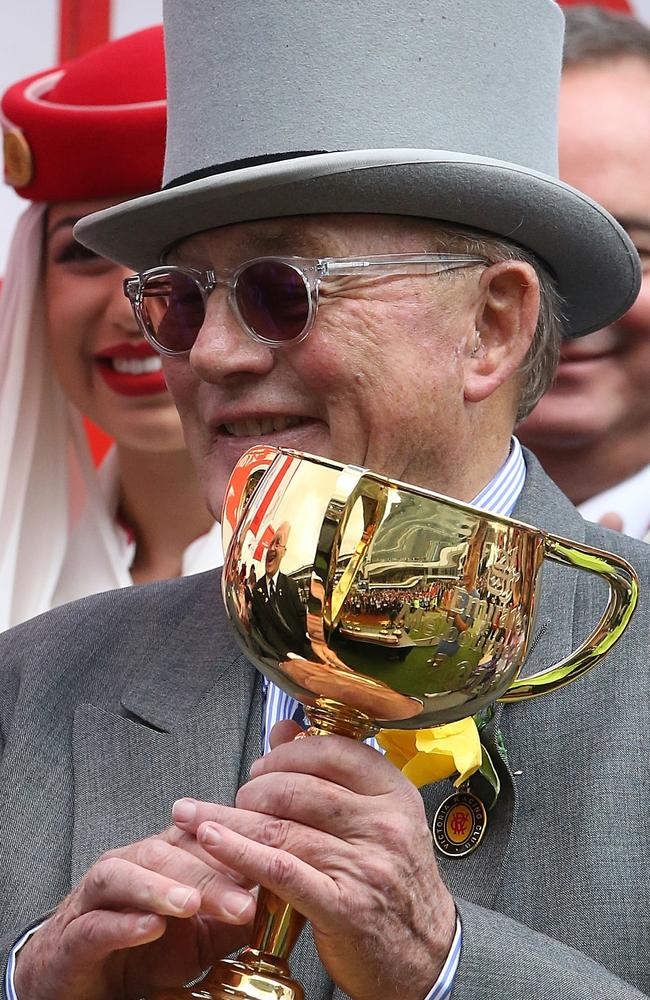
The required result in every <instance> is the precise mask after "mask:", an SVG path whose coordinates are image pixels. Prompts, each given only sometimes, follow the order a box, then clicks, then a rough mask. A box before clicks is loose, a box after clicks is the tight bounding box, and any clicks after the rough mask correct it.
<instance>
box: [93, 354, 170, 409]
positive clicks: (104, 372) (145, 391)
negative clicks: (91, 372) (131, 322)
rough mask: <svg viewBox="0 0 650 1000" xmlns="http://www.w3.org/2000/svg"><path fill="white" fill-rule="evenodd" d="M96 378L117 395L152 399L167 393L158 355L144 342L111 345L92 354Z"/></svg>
mask: <svg viewBox="0 0 650 1000" xmlns="http://www.w3.org/2000/svg"><path fill="white" fill-rule="evenodd" d="M95 361H96V362H97V368H98V370H99V373H100V375H101V376H102V378H103V379H104V381H105V383H106V385H107V386H108V387H109V389H112V390H113V392H117V393H119V394H120V395H121V396H154V395H156V394H159V393H162V392H167V383H166V382H165V376H164V375H163V373H162V369H161V367H160V356H159V355H158V354H156V352H155V351H154V349H153V348H152V347H150V346H149V344H148V343H147V342H146V340H142V341H139V342H137V343H133V344H132V343H128V342H124V343H120V344H112V345H111V346H110V347H106V348H104V349H103V350H102V351H98V352H97V354H95Z"/></svg>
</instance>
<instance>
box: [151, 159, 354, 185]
mask: <svg viewBox="0 0 650 1000" xmlns="http://www.w3.org/2000/svg"><path fill="white" fill-rule="evenodd" d="M330 152H332V150H330V149H298V150H292V151H291V152H288V153H266V154H265V155H264V156H246V157H244V158H243V159H241V160H229V161H228V162H227V163H217V164H215V165H214V166H211V167H202V168H201V169H200V170H191V171H190V172H189V173H188V174H180V175H179V176H178V177H175V178H174V179H173V180H172V181H168V182H167V183H166V184H163V186H162V190H163V191H169V189H170V188H175V187H180V185H181V184H189V183H190V182H191V181H199V180H201V179H202V178H203V177H214V175H215V174H227V173H228V172H229V171H231V170H245V169H246V167H258V166H260V164H262V163H277V162H279V161H280V160H296V159H298V158H299V157H301V156H320V155H322V154H323V153H330ZM334 152H340V150H334Z"/></svg>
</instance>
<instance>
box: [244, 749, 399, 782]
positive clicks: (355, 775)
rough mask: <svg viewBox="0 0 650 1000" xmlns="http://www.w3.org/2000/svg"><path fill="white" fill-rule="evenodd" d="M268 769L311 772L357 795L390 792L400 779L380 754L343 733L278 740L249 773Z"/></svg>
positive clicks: (254, 776) (257, 774) (267, 770)
mask: <svg viewBox="0 0 650 1000" xmlns="http://www.w3.org/2000/svg"><path fill="white" fill-rule="evenodd" d="M272 771H296V772H302V773H303V774H313V775H314V776H315V777H318V778H324V779H325V780H326V781H332V782H334V783H335V784H338V785H342V786H343V787H344V788H349V789H350V790H351V791H353V792H359V793H360V794H361V795H380V794H382V793H384V792H390V791H393V789H394V788H395V787H396V785H397V784H398V782H399V781H400V780H404V779H403V778H401V775H400V773H399V771H398V770H397V769H396V768H395V767H393V765H392V764H390V763H389V762H388V761H387V760H386V759H385V758H384V757H383V755H382V754H380V753H377V751H376V750H373V748H372V747H369V746H366V745H365V744H364V743H357V742H356V741H355V740H351V739H349V738H348V737H346V736H307V737H306V738H305V739H304V740H293V741H291V742H289V743H281V744H280V745H279V746H276V747H275V748H274V749H273V750H271V751H270V753H267V754H265V756H264V757H259V758H258V759H257V760H256V761H255V762H254V764H253V766H252V767H251V769H250V774H251V777H252V778H257V777H258V776H259V775H260V774H268V773H270V772H272Z"/></svg>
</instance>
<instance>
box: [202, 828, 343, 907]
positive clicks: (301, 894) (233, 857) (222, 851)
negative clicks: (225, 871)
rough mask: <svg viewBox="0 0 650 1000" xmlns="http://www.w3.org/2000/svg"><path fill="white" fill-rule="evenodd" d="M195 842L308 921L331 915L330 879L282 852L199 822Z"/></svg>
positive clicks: (333, 894)
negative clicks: (281, 900) (274, 895)
mask: <svg viewBox="0 0 650 1000" xmlns="http://www.w3.org/2000/svg"><path fill="white" fill-rule="evenodd" d="M197 837H198V839H199V842H200V843H201V844H202V846H203V847H204V848H205V850H206V851H208V852H209V853H210V854H212V855H213V856H214V857H215V858H218V860H219V861H221V862H222V863H223V864H226V865H232V866H233V867H235V868H237V869H238V870H239V871H241V872H243V873H244V874H245V875H247V876H248V877H249V878H251V879H255V880H256V881H257V882H259V884H260V885H263V886H264V887H265V888H266V889H269V890H270V891H271V892H274V893H276V894H277V895H278V896H279V897H280V898H281V899H283V900H285V901H286V902H287V903H290V904H291V906H293V907H294V908H295V909H296V910H298V911H299V912H300V913H302V914H303V915H304V916H305V917H307V919H308V920H312V921H314V923H318V922H321V923H322V917H323V914H328V913H329V914H331V915H334V914H335V912H336V901H337V899H338V889H337V887H336V885H335V883H334V881H333V880H332V879H331V878H330V877H329V876H327V875H323V874H322V873H321V872H319V871H318V870H317V869H315V868H312V867H311V866H310V865H308V864H306V863H305V862H304V861H301V860H300V859H299V858H296V857H294V856H293V855H292V854H289V853H287V852H286V851H281V850H277V849H276V848H273V847H267V846H266V845H265V844H258V843H256V842H255V841H252V840H248V839H247V838H246V837H242V836H241V835H240V834H238V833H235V832H234V831H232V830H229V829H228V828H227V827H225V826H220V825H218V824H216V823H203V824H202V825H201V826H200V827H199V829H198V831H197Z"/></svg>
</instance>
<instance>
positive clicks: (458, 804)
mask: <svg viewBox="0 0 650 1000" xmlns="http://www.w3.org/2000/svg"><path fill="white" fill-rule="evenodd" d="M486 827H487V813H486V811H485V806H484V805H483V803H482V802H481V800H480V799H479V798H478V797H477V796H476V795H474V794H473V793H472V792H470V791H468V790H467V789H466V788H462V789H460V790H459V791H458V792H454V794H453V795H450V796H449V798H448V799H445V801H444V802H443V803H441V805H440V806H439V807H438V811H437V812H436V815H435V818H434V821H433V842H434V844H435V845H436V847H437V848H438V850H439V851H440V853H441V854H446V855H447V857H448V858H463V857H465V855H466V854H471V853H472V851H473V850H475V849H476V848H477V847H478V845H479V844H480V843H481V840H482V839H483V834H484V833H485V829H486Z"/></svg>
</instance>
